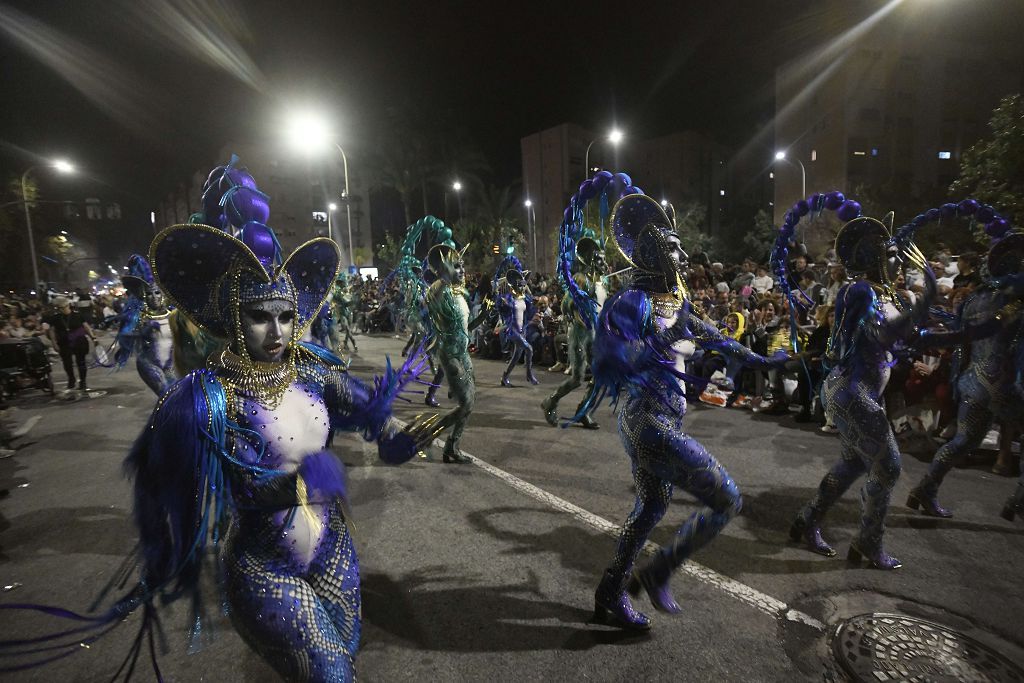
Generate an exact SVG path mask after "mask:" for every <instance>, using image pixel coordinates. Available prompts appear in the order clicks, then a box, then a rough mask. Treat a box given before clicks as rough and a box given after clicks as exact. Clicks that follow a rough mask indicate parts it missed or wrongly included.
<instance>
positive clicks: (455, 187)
mask: <svg viewBox="0 0 1024 683" xmlns="http://www.w3.org/2000/svg"><path fill="white" fill-rule="evenodd" d="M452 189H453V190H455V199H456V200H458V202H459V221H461V220H462V183H460V182H459V181H458V180H456V181H455V182H454V183H452Z"/></svg>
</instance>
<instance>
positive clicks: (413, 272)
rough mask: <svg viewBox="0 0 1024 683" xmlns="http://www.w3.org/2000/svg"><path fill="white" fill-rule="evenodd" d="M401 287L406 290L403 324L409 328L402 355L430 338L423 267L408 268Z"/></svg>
mask: <svg viewBox="0 0 1024 683" xmlns="http://www.w3.org/2000/svg"><path fill="white" fill-rule="evenodd" d="M403 287H404V288H405V289H407V290H408V295H407V296H406V308H405V326H406V327H407V328H408V329H409V333H410V334H409V340H408V341H406V342H405V346H404V347H403V348H402V357H403V358H404V357H405V356H406V354H408V353H409V351H410V350H412V349H417V348H419V347H421V346H425V345H426V344H425V342H426V341H427V340H428V339H429V338H430V316H428V315H427V298H426V297H427V283H426V281H424V279H423V267H422V266H412V267H411V268H410V269H409V274H408V276H407V282H404V283H403Z"/></svg>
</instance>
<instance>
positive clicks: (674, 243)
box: [665, 233, 689, 273]
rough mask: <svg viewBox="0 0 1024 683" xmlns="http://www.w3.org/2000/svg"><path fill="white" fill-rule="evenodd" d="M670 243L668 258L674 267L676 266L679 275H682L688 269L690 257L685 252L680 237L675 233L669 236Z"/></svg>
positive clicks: (667, 238)
mask: <svg viewBox="0 0 1024 683" xmlns="http://www.w3.org/2000/svg"><path fill="white" fill-rule="evenodd" d="M665 239H666V241H667V242H668V257H669V260H670V261H672V265H673V266H675V268H676V272H677V273H682V272H683V270H684V269H685V268H686V265H687V261H688V260H689V257H688V256H687V255H686V252H685V251H683V246H682V244H681V243H680V242H679V236H678V235H676V234H675V233H672V234H669V235H668V236H667V237H666V238H665Z"/></svg>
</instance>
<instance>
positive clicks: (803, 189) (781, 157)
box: [775, 150, 807, 199]
mask: <svg viewBox="0 0 1024 683" xmlns="http://www.w3.org/2000/svg"><path fill="white" fill-rule="evenodd" d="M775 160H776V161H789V162H790V163H793V161H796V163H797V164H799V166H800V199H806V198H807V169H806V168H804V162H802V161H800V160H799V159H795V160H790V159H788V158H787V157H786V152H785V151H784V150H779V151H778V152H776V153H775Z"/></svg>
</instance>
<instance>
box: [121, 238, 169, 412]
mask: <svg viewBox="0 0 1024 683" xmlns="http://www.w3.org/2000/svg"><path fill="white" fill-rule="evenodd" d="M121 282H122V284H123V285H124V288H125V289H126V290H128V301H127V303H126V304H125V308H124V310H123V311H122V312H121V315H120V318H121V326H120V328H119V329H118V331H117V343H118V349H117V351H116V353H115V354H114V359H115V361H116V363H117V365H118V367H124V365H125V364H126V363H127V362H128V360H129V359H130V358H131V356H132V355H133V354H134V355H135V368H136V369H137V370H138V372H139V377H141V378H142V381H143V382H145V383H146V386H148V387H149V388H150V389H152V390H153V393H155V394H156V395H157V396H163V394H164V392H165V391H167V389H168V387H170V386H171V385H172V384H174V382H176V381H177V380H178V376H177V373H176V372H175V365H174V334H173V332H172V322H173V321H172V316H174V315H176V314H175V313H174V312H172V311H169V310H168V309H167V304H166V302H165V301H164V297H163V294H162V293H161V292H160V288H159V287H157V286H156V284H155V283H154V282H153V272H152V270H151V269H150V267H149V263H148V262H147V261H146V259H145V257H143V256H140V255H138V254H133V255H132V256H131V258H129V259H128V275H125V276H124V277H122V278H121Z"/></svg>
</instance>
